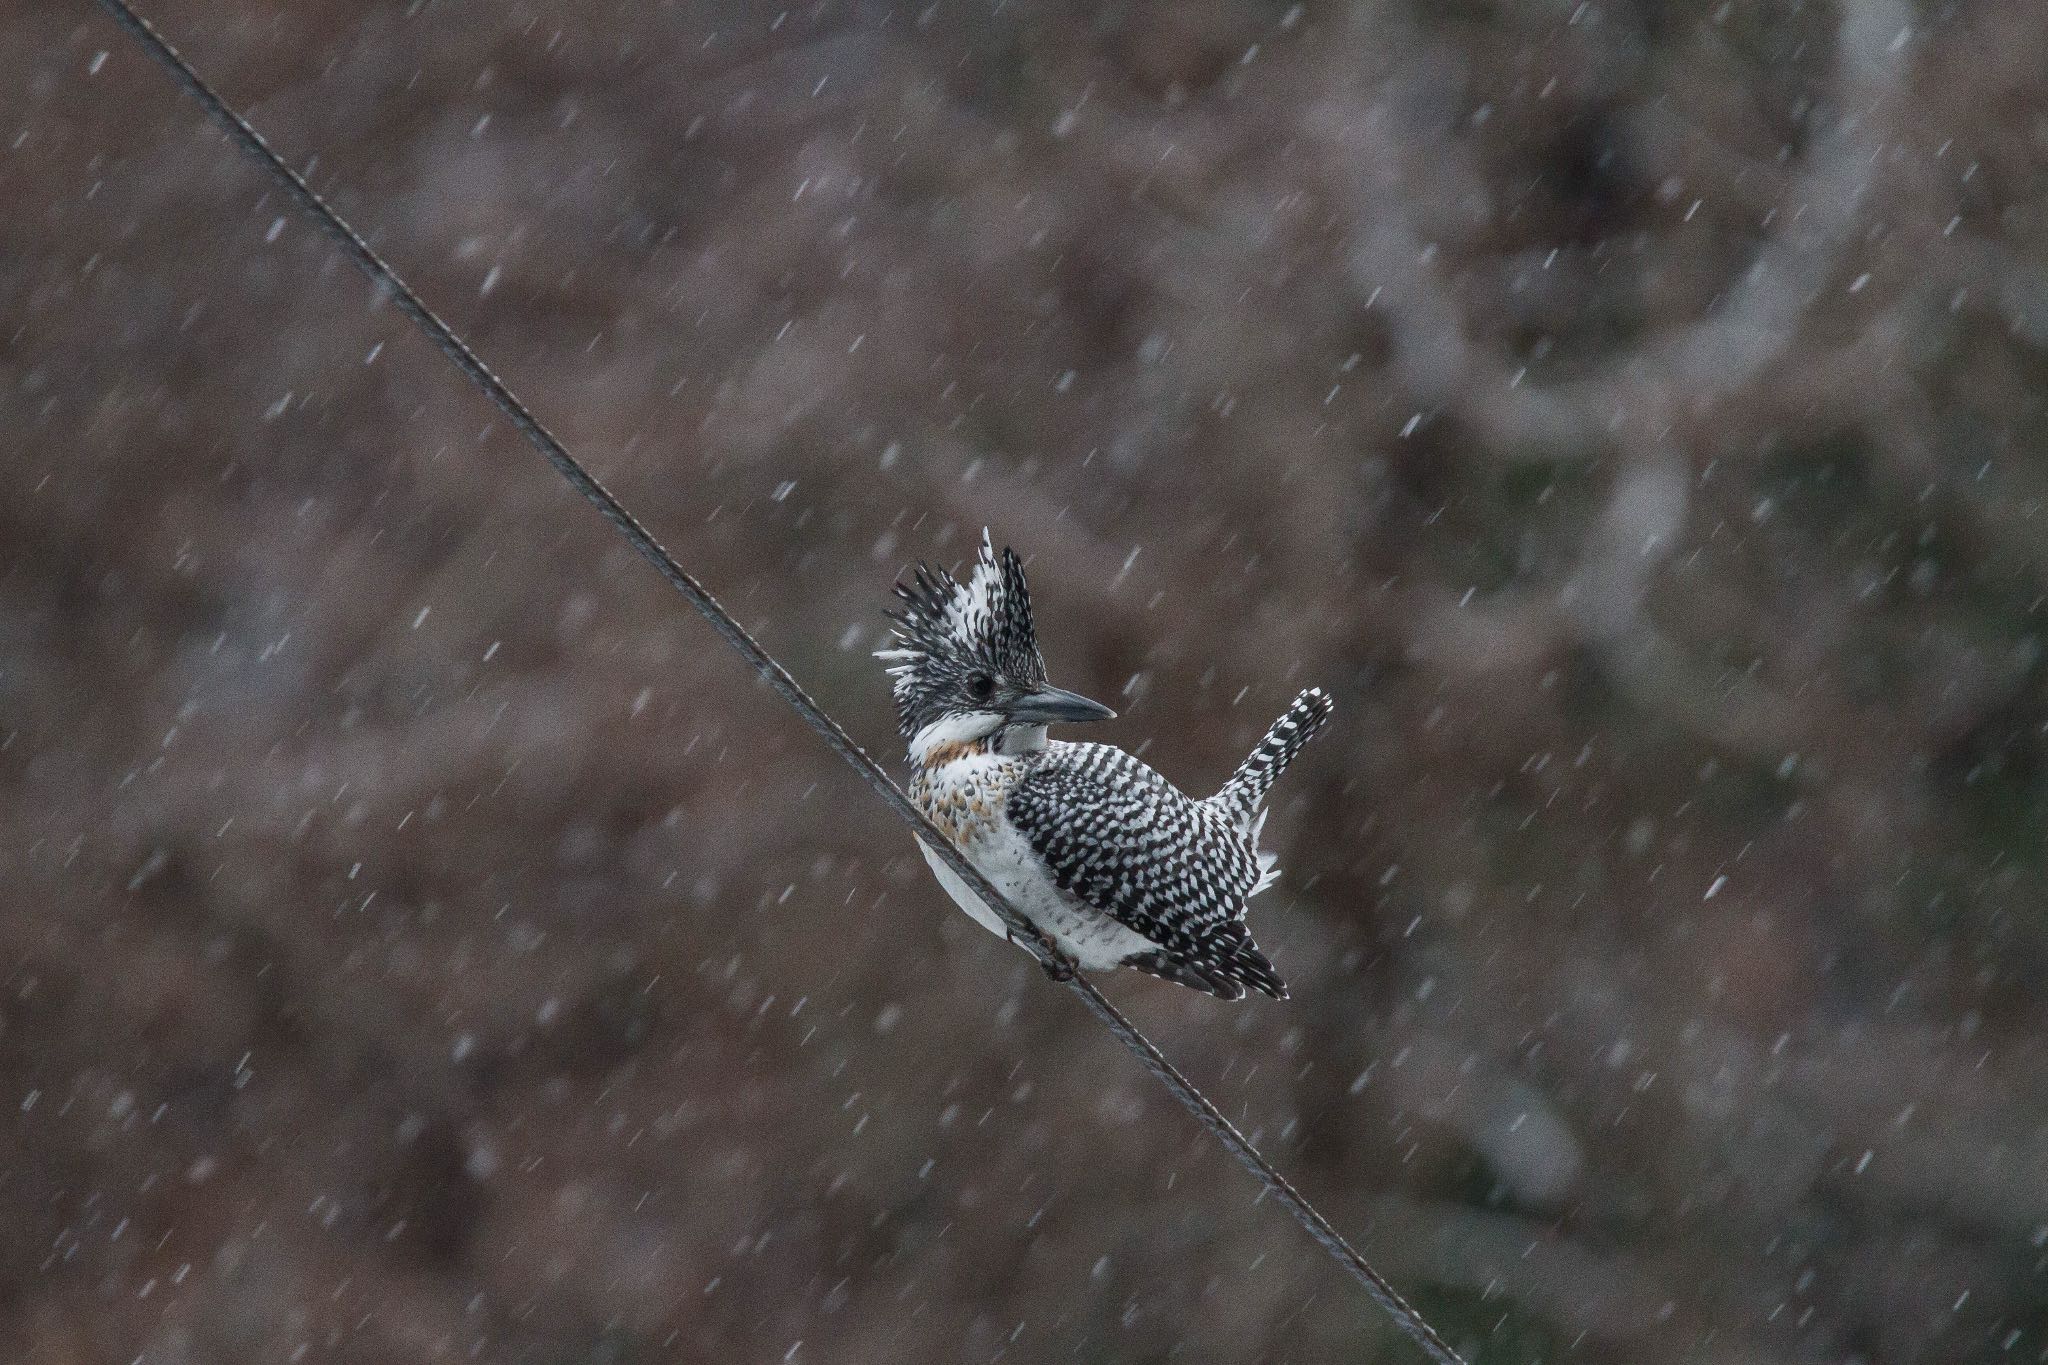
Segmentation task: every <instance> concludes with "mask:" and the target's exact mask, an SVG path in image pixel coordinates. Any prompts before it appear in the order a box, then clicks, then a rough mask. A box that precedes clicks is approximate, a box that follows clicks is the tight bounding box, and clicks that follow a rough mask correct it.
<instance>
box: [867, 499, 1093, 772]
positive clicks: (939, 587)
mask: <svg viewBox="0 0 2048 1365" xmlns="http://www.w3.org/2000/svg"><path fill="white" fill-rule="evenodd" d="M896 596H897V597H899V598H901V599H902V601H903V609H902V610H901V611H892V612H890V613H889V619H890V620H891V621H893V622H895V627H896V628H895V639H894V640H893V642H892V643H891V645H890V647H889V648H888V649H882V650H877V651H876V652H875V657H876V658H878V659H883V660H886V661H887V662H888V664H889V674H890V676H891V677H893V678H894V679H895V680H896V720H897V724H898V726H899V727H900V728H901V729H902V731H903V737H904V738H905V739H906V740H908V741H910V749H911V753H912V755H913V756H918V757H921V756H922V755H924V754H927V753H929V752H930V751H931V750H932V749H933V748H935V747H937V746H938V745H941V744H949V743H955V742H960V741H968V742H972V741H978V740H985V739H988V738H990V737H991V736H995V737H997V738H998V739H999V740H1000V739H1006V738H1011V737H1014V738H1015V739H1017V740H1019V741H1021V742H1022V744H1023V746H1024V747H1030V745H1031V744H1032V743H1033V742H1035V741H1038V740H1042V739H1043V737H1044V730H1045V727H1046V726H1047V725H1049V724H1052V723H1054V722H1056V721H1082V720H1108V719H1110V718H1111V717H1113V716H1114V715H1116V712H1114V711H1112V710H1110V709H1109V708H1108V707H1107V706H1104V705H1103V704H1102V703H1100V702H1095V701H1090V700H1088V698H1086V697H1083V696H1079V695H1077V694H1076V693H1073V692H1067V691H1063V690H1061V689H1060V688H1057V687H1052V686H1049V685H1047V683H1046V681H1045V660H1044V659H1043V658H1042V657H1041V656H1040V655H1039V652H1038V637H1037V636H1036V634H1035V633H1034V632H1033V631H1032V628H1031V593H1030V590H1029V589H1028V588H1026V587H1025V585H1024V565H1023V564H1022V563H1021V562H1020V561H1019V560H1018V558H1017V555H1016V553H1015V551H1012V550H1009V549H1007V548H1006V549H1004V551H1003V553H1002V555H1001V557H1000V558H998V557H997V555H996V552H995V547H994V546H993V545H992V544H991V543H990V541H989V537H988V532H986V531H983V532H982V535H981V551H980V553H979V554H977V555H976V556H975V560H974V571H973V572H972V573H970V574H969V575H968V578H967V581H966V582H965V583H962V582H960V581H959V580H958V579H956V578H954V577H953V575H952V574H950V573H947V572H946V571H945V570H944V569H934V568H931V567H929V566H928V565H925V564H919V565H918V566H917V572H916V573H915V574H914V575H913V576H912V578H911V581H910V582H908V583H901V582H899V583H898V584H897V585H896Z"/></svg>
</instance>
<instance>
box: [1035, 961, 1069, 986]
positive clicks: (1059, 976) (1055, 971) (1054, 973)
mask: <svg viewBox="0 0 2048 1365" xmlns="http://www.w3.org/2000/svg"><path fill="white" fill-rule="evenodd" d="M1038 965H1039V966H1040V967H1041V968H1042V969H1044V971H1045V979H1046V980H1048V981H1053V982H1058V983H1059V984H1060V985H1065V984H1066V983H1067V982H1069V981H1072V980H1073V979H1074V964H1073V963H1071V962H1069V961H1067V960H1066V959H1065V958H1063V957H1060V956H1058V955H1057V954H1055V955H1054V956H1052V957H1042V958H1040V959H1038Z"/></svg>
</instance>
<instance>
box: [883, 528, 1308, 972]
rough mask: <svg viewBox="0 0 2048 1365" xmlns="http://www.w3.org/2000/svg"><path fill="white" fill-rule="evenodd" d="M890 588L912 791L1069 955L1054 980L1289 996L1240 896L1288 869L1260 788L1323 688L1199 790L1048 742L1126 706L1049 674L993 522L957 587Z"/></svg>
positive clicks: (949, 879)
mask: <svg viewBox="0 0 2048 1365" xmlns="http://www.w3.org/2000/svg"><path fill="white" fill-rule="evenodd" d="M895 595H896V598H897V599H898V604H899V605H898V609H896V610H892V611H890V612H888V613H887V615H888V617H889V620H890V621H891V622H892V630H891V635H890V640H889V642H888V646H887V647H886V648H883V649H878V650H876V651H875V654H876V657H877V658H879V659H881V660H882V661H883V662H884V663H885V664H886V665H887V671H888V674H889V676H890V677H891V679H892V680H893V682H892V691H893V694H894V701H895V707H896V719H897V725H898V729H899V730H900V731H901V732H902V736H903V739H904V741H905V743H906V745H907V747H908V751H909V761H910V768H911V778H910V783H909V792H910V796H911V799H912V800H913V801H914V802H915V803H916V804H917V806H918V808H919V809H920V810H922V811H923V812H924V814H925V815H926V816H928V817H929V818H930V819H931V821H932V823H933V824H934V825H935V826H937V827H938V830H939V832H940V833H941V834H943V835H944V836H945V837H946V838H947V839H948V840H950V841H951V842H952V843H953V845H954V847H956V848H957V849H958V850H959V851H960V852H961V853H962V854H964V855H965V856H966V858H967V860H968V862H969V863H971V864H972V865H973V866H974V868H975V869H976V870H977V871H979V872H980V873H981V874H982V875H983V876H985V877H986V878H987V879H988V880H989V882H990V883H991V884H992V885H993V886H994V887H995V889H996V890H997V891H999V892H1001V893H1002V894H1003V896H1004V898H1005V899H1007V900H1008V901H1009V902H1010V904H1011V905H1012V906H1013V907H1015V909H1016V910H1017V911H1018V912H1019V913H1020V914H1021V915H1022V916H1023V917H1024V918H1025V919H1026V920H1028V921H1029V922H1030V924H1031V925H1032V926H1033V927H1035V928H1036V929H1037V930H1038V931H1039V932H1040V933H1041V934H1043V935H1044V936H1045V937H1046V938H1047V939H1050V940H1051V942H1052V943H1053V945H1054V946H1055V947H1056V948H1057V949H1058V950H1059V952H1060V954H1062V955H1063V957H1064V961H1060V962H1054V963H1048V964H1047V966H1046V969H1047V972H1048V974H1051V975H1053V976H1054V977H1055V978H1056V979H1058V978H1061V977H1063V976H1067V975H1071V972H1072V969H1073V968H1080V969H1082V970H1087V971H1097V970H1107V969H1109V968H1114V967H1132V968H1136V969H1137V970H1139V971H1141V972H1147V973H1150V974H1152V975H1154V976H1157V977H1161V978H1164V979H1165V980H1168V981H1172V982H1176V983H1178V984H1180V985H1182V986H1188V987H1192V988H1193V989H1195V990H1199V991H1205V992H1207V993H1209V994H1211V995H1214V996H1217V997H1220V998H1222V999H1225V1000H1241V999H1243V998H1244V997H1245V995H1246V993H1247V991H1258V992H1260V993H1261V994H1263V995H1267V996H1270V997H1272V998H1273V999H1276V1000H1284V999H1286V998H1287V986H1286V984H1285V983H1284V982H1283V981H1282V980H1281V979H1280V976H1279V973H1278V972H1276V971H1275V970H1274V967H1273V964H1272V962H1271V961H1270V960H1269V959H1268V958H1267V957H1266V955H1265V954H1264V953H1263V952H1261V951H1260V950H1259V946H1258V944H1256V943H1255V942H1253V940H1252V936H1251V931H1250V930H1249V929H1248V928H1247V927H1246V924H1245V903H1246V902H1247V901H1248V900H1249V899H1250V898H1251V897H1253V896H1255V895H1257V894H1258V893H1259V892H1261V891H1263V890H1265V889H1266V888H1267V887H1268V886H1271V885H1272V884H1273V882H1274V880H1275V879H1276V878H1277V877H1278V875H1279V869H1278V866H1277V861H1276V857H1275V855H1274V854H1273V853H1271V852H1269V851H1265V850H1262V849H1261V848H1260V847H1259V834H1260V830H1261V829H1262V828H1263V827H1264V824H1265V811H1264V809H1263V806H1264V801H1265V797H1266V794H1267V792H1268V791H1269V790H1271V788H1272V786H1273V783H1274V781H1275V780H1276V779H1277V778H1278V777H1279V776H1280V774H1281V773H1282V772H1283V771H1285V769H1286V768H1287V765H1288V764H1289V763H1291V762H1292V761H1293V760H1294V757H1295V755H1297V754H1298V753H1300V752H1301V749H1302V746H1303V745H1305V744H1307V743H1308V742H1309V740H1311V739H1313V738H1314V737H1315V735H1316V734H1317V732H1318V731H1320V730H1321V729H1322V728H1323V727H1324V726H1325V725H1326V724H1328V722H1329V719H1330V716H1331V713H1332V711H1333V709H1334V708H1333V704H1332V702H1331V700H1330V698H1329V696H1328V695H1327V694H1326V693H1325V692H1324V691H1323V690H1322V689H1321V688H1316V687H1311V688H1308V689H1307V690H1305V691H1303V692H1302V693H1301V694H1300V695H1299V696H1297V697H1296V698H1295V699H1294V702H1293V704H1292V705H1290V706H1289V707H1288V708H1287V710H1286V711H1285V712H1284V713H1283V714H1282V715H1281V716H1280V718H1279V719H1278V720H1276V721H1275V722H1273V725H1272V728H1270V729H1269V730H1267V732H1266V735H1265V738H1263V739H1261V740H1260V741H1259V743H1258V745H1257V746H1256V747H1255V748H1253V750H1252V751H1251V753H1250V754H1249V755H1248V756H1247V757H1246V758H1245V760H1244V762H1242V763H1241V764H1239V765H1238V767H1237V770H1236V771H1235V772H1233V773H1232V774H1231V775H1230V778H1229V780H1228V781H1226V782H1224V784H1223V785H1222V787H1221V788H1220V789H1219V790H1218V791H1217V792H1216V793H1215V794H1214V795H1213V796H1210V797H1207V798H1205V799H1202V800H1196V799H1195V798H1193V797H1190V796H1188V795H1186V794H1185V793H1183V792H1182V791H1181V790H1180V789H1179V788H1178V787H1176V786H1174V784H1173V783H1172V782H1170V781H1168V780H1167V779H1166V778H1165V777H1164V776H1162V775H1161V774H1160V773H1159V772H1157V771H1156V770H1155V769H1153V768H1152V767H1150V766H1149V765H1147V764H1146V763H1145V762H1143V761H1142V760H1141V759H1139V758H1137V757H1135V756H1133V755H1132V754H1129V753H1126V752H1125V751H1124V750H1122V749H1119V748H1116V747H1114V746H1112V745H1107V744H1092V743H1071V742H1067V741H1063V740H1055V739H1049V738H1047V734H1046V731H1047V727H1049V726H1052V725H1057V724H1071V723H1081V722H1089V721H1104V720H1112V719H1114V718H1115V716H1116V712H1114V711H1112V710H1111V709H1110V708H1109V707H1107V706H1104V705H1103V704H1102V703H1101V702H1098V701H1092V700H1090V699H1089V698H1087V697H1084V696H1082V695H1080V694H1079V693H1076V692H1069V691H1066V690H1065V689H1063V688H1058V687H1053V686H1051V685H1050V684H1049V683H1048V682H1047V681H1046V671H1045V659H1044V657H1043V655H1042V654H1041V653H1040V651H1039V647H1038V637H1037V633H1036V631H1035V630H1034V629H1033V626H1032V619H1031V593H1030V589H1029V587H1028V586H1027V584H1026V583H1025V579H1024V565H1023V562H1022V561H1021V560H1019V559H1018V557H1017V554H1016V552H1015V551H1014V550H1011V549H1009V548H1008V547H1005V548H1004V549H1003V551H1002V553H1001V554H1000V555H998V554H997V553H996V550H995V547H994V544H993V541H992V539H991V537H990V535H989V533H988V532H987V531H986V530H984V531H983V532H982V538H981V546H980V549H979V551H978V553H977V554H976V556H975V561H974V565H973V568H972V569H971V570H970V571H969V572H968V574H967V577H966V579H965V581H962V580H960V579H958V578H956V577H954V576H953V574H952V573H950V572H948V571H947V570H945V569H943V568H933V567H931V566H930V565H928V564H925V563H919V564H918V565H917V568H916V571H915V573H914V574H912V575H911V576H910V578H909V581H908V582H905V581H903V580H901V579H899V580H898V581H897V583H896V586H895ZM918 846H919V849H920V850H921V851H922V852H923V854H924V857H925V861H926V862H928V863H930V864H931V868H932V871H933V872H934V873H935V874H936V875H937V877H938V880H939V883H940V885H941V886H943V887H944V888H945V890H946V891H947V893H948V894H950V895H951V897H952V898H953V900H954V901H955V902H957V903H958V904H959V906H960V908H961V909H963V910H965V911H966V912H967V913H968V914H969V915H971V916H973V917H974V919H975V920H976V921H977V922H979V923H980V924H982V925H983V926H984V927H986V928H988V929H989V930H991V931H992V932H994V933H996V934H997V935H999V936H1002V937H1004V938H1008V939H1010V940H1011V941H1012V942H1017V941H1018V940H1017V937H1016V935H1014V934H1012V933H1011V932H1010V930H1009V928H1008V927H1007V926H1006V924H1005V923H1004V921H1003V919H1002V918H1001V917H1000V916H999V915H997V914H996V913H995V911H993V910H992V909H991V908H990V907H989V906H988V905H986V904H984V903H983V901H982V899H981V898H980V897H979V896H977V895H976V894H975V893H974V892H973V891H972V890H970V889H969V888H968V886H967V884H966V883H965V882H964V881H963V880H962V879H961V878H960V876H959V875H958V874H957V873H955V872H954V871H953V869H952V868H950V867H948V866H947V865H946V863H945V860H944V859H943V858H941V857H940V856H939V854H938V853H937V851H936V850H934V849H933V847H932V846H931V844H930V843H928V842H927V841H926V839H925V837H924V836H923V835H919V836H918ZM1020 946H1025V947H1027V948H1028V947H1029V946H1030V945H1028V944H1020Z"/></svg>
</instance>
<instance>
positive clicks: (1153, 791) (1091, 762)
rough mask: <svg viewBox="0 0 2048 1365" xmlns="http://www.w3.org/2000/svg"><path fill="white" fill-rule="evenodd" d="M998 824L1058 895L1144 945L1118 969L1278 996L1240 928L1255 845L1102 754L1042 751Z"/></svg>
mask: <svg viewBox="0 0 2048 1365" xmlns="http://www.w3.org/2000/svg"><path fill="white" fill-rule="evenodd" d="M1004 810H1005V814H1006V815H1008V817H1009V819H1010V821H1011V823H1012V824H1013V825H1015V827H1016V828H1017V830H1018V832H1019V833H1021V834H1023V835H1024V837H1025V838H1026V839H1027V840H1028V841H1029V843H1030V845H1031V848H1032V850H1033V851H1034V852H1035V853H1036V854H1037V855H1038V856H1039V858H1041V859H1042V860H1043V861H1044V863H1045V866H1046V870H1047V871H1048V872H1049V873H1050V875H1051V876H1052V878H1053V880H1054V881H1055V882H1056V883H1057V884H1058V885H1059V888H1060V890H1061V891H1063V892H1065V893H1067V894H1069V895H1071V896H1074V897H1076V898H1077V899H1079V900H1080V901H1082V902H1083V903H1084V904H1086V905H1087V906H1089V907H1091V908H1092V909H1094V910H1096V911H1098V912H1100V913H1102V914H1105V915H1108V916H1110V917H1112V918H1113V919H1115V920H1116V921H1117V922H1118V923H1120V924H1122V925H1123V926H1124V927H1125V928H1127V929H1130V930H1131V931H1132V932H1134V933H1136V934H1137V935H1139V936H1140V937H1141V938H1143V939H1145V940H1146V941H1147V942H1149V943H1150V944H1152V945H1154V946H1153V948H1152V949H1151V950H1149V951H1142V952H1139V953H1136V954H1134V955H1133V956H1131V957H1130V958H1128V959H1126V961H1125V965H1127V966H1132V967H1137V968H1139V969H1140V970H1143V971H1147V972H1151V973H1152V974H1154V975H1155V976H1163V977H1166V978H1168V979H1169V980H1173V981H1177V982H1179V983H1181V984H1182V985H1186V986H1193V987H1194V988H1196V989H1197V990H1204V991H1208V992H1210V993H1211V994H1213V995H1219V996H1222V997H1223V998H1225V999H1227V1000H1236V999H1239V998H1241V997H1242V996H1243V995H1244V993H1245V991H1246V990H1247V989H1248V988H1249V989H1251V990H1256V991H1261V992H1263V993H1265V994H1267V995H1270V996H1273V997H1274V998H1275V999H1284V998H1286V995H1287V988H1286V986H1285V985H1283V984H1282V983H1281V981H1280V978H1279V976H1277V975H1276V974H1275V973H1274V971H1273V964H1272V963H1271V962H1269V961H1267V959H1266V956H1265V954H1264V953H1261V952H1260V951H1259V949H1258V945H1257V944H1255V943H1253V942H1252V938H1251V933H1250V931H1248V930H1247V929H1246V928H1245V924H1244V910H1245V901H1246V899H1247V898H1248V897H1249V896H1250V895H1251V894H1252V893H1253V891H1254V890H1256V889H1257V888H1258V887H1259V886H1260V885H1261V884H1262V872H1263V869H1262V867H1261V865H1260V861H1259V858H1258V854H1257V851H1256V849H1255V848H1254V846H1253V845H1254V840H1255V835H1251V834H1250V833H1249V832H1248V831H1247V829H1246V828H1245V825H1244V823H1243V822H1242V821H1241V820H1240V819H1237V818H1234V812H1232V811H1230V810H1227V809H1223V808H1220V807H1218V806H1216V805H1213V804H1211V803H1207V802H1201V801H1193V800H1190V799H1189V798H1188V797H1186V796H1185V795H1183V794H1182V793H1181V792H1180V790H1179V789H1178V788H1176V787H1175V786H1174V785H1173V784H1172V783H1171V782H1168V781H1167V780H1166V779H1165V778H1164V777H1161V776H1160V775H1159V774H1158V773H1157V772H1155V771H1153V770H1152V769H1151V768H1150V767H1147V766H1146V765H1145V764H1144V763H1143V762H1141V761H1139V760H1138V759H1135V758H1133V757H1131V756H1130V755H1129V754H1127V753H1125V752H1123V751H1122V750H1121V749H1113V748H1110V747H1109V746H1107V745H1103V744H1051V745H1048V746H1047V747H1046V749H1045V751H1044V754H1043V757H1042V758H1040V759H1039V761H1037V762H1036V763H1034V764H1032V766H1031V771H1030V772H1029V774H1028V775H1026V776H1025V777H1024V778H1023V779H1022V780H1020V781H1019V782H1018V783H1017V785H1016V786H1015V787H1013V788H1012V789H1011V791H1010V794H1009V798H1008V800H1007V802H1006V803H1005V807H1004Z"/></svg>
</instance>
